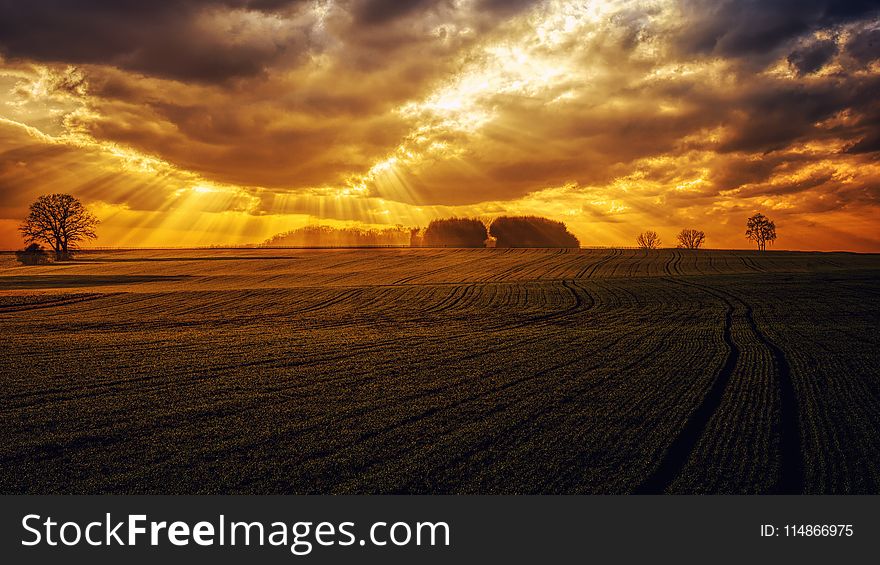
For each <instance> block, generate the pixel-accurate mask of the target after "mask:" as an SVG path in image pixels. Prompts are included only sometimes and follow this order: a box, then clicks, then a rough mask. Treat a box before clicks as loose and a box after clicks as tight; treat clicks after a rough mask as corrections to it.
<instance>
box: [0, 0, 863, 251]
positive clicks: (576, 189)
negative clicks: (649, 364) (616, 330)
mask: <svg viewBox="0 0 880 565" xmlns="http://www.w3.org/2000/svg"><path fill="white" fill-rule="evenodd" d="M0 56H2V59H0V218H2V221H0V246H4V247H10V246H17V245H18V244H19V241H18V239H17V236H16V235H15V233H14V226H15V221H16V219H17V218H19V217H21V216H22V214H23V212H24V210H25V208H26V206H27V203H28V202H29V201H30V200H31V199H32V198H33V197H35V196H36V195H38V194H41V193H45V192H47V191H54V190H65V191H68V192H72V193H76V194H78V195H79V196H81V197H82V198H84V199H85V200H87V201H88V202H89V203H91V205H92V206H93V207H94V208H95V209H96V211H97V212H98V213H99V214H103V215H104V217H105V220H106V221H105V223H104V227H103V228H102V229H103V230H104V231H103V232H102V234H101V235H102V243H104V244H108V245H113V244H122V243H123V242H124V244H137V243H142V242H145V241H146V242H150V243H151V244H161V243H162V242H168V241H175V242H180V241H186V242H190V243H224V242H227V243H243V242H246V241H259V240H261V239H265V238H267V237H269V236H271V235H273V234H274V233H275V232H276V231H287V230H288V229H292V228H295V227H297V226H299V225H303V224H304V223H306V222H315V221H322V222H329V223H334V222H336V223H353V222H356V223H364V224H376V225H383V224H384V225H387V224H398V223H399V224H404V225H416V224H419V225H424V224H426V223H427V222H428V221H430V219H432V218H436V217H440V216H444V215H451V214H460V215H461V214H465V215H477V216H485V217H492V216H498V215H503V214H539V215H547V216H550V217H553V218H554V219H558V220H563V221H565V222H566V223H567V224H568V225H569V226H570V227H571V228H572V231H573V232H574V233H575V234H576V235H578V237H579V238H580V239H581V241H582V242H583V243H584V244H587V245H589V244H601V245H608V244H629V243H631V241H630V240H631V239H632V236H633V234H635V233H638V232H639V231H641V230H643V229H646V228H654V229H657V230H658V231H661V235H666V239H667V240H670V239H671V238H672V236H673V233H669V234H664V233H662V231H663V230H669V231H670V232H672V231H673V230H674V231H677V228H678V229H680V227H683V226H685V225H687V226H689V227H704V228H705V229H706V231H707V232H709V235H710V238H709V243H710V245H716V246H743V245H745V244H746V242H745V241H744V240H743V239H742V234H741V231H742V229H741V225H740V224H742V222H743V220H744V218H745V217H746V216H748V215H749V214H751V213H753V212H754V211H758V210H760V211H763V212H765V213H767V214H769V215H771V216H773V217H775V218H776V219H777V224H779V225H780V228H781V230H780V231H781V234H780V235H781V236H782V239H780V242H779V243H780V245H781V246H783V247H799V248H823V249H828V248H847V249H861V250H867V249H871V250H880V235H877V234H876V228H873V229H867V230H866V229H865V228H866V226H871V225H872V222H875V221H876V218H877V216H878V196H880V189H878V187H880V159H878V156H880V153H878V152H880V133H878V132H880V103H878V102H877V101H876V98H877V97H876V93H877V92H880V15H878V3H877V2H866V1H865V2H840V1H836V2H832V1H820V0H800V1H797V2H796V1H794V0H775V1H774V0H770V1H758V0H721V1H718V0H711V1H710V0H650V1H649V0H645V1H631V0H607V1H587V0H584V1H565V0H515V1H508V0H505V1H503V2H502V1H496V0H413V1H386V0H335V1H334V0H299V1H297V0H250V1H249V0H213V1H207V2H205V1H199V2H197V1H195V0H192V1H189V0H177V1H171V0H162V1H157V2H146V3H145V2H135V1H128V0H117V1H109V0H108V1H98V0H86V1H82V2H65V1H62V0H34V1H31V2H17V1H16V2H13V1H7V0H0ZM709 226H712V229H711V230H710V229H709ZM816 226H823V230H822V233H823V234H824V235H823V236H822V238H820V239H816V238H815V237H812V236H810V235H809V234H811V233H813V232H815V230H816ZM832 227H833V229H831V228H832ZM782 228H785V229H784V230H783V229H782ZM111 240H112V241H111Z"/></svg>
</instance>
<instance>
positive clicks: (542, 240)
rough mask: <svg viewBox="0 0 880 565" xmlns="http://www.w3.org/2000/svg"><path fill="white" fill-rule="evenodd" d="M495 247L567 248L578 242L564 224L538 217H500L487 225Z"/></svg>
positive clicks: (575, 245) (577, 245)
mask: <svg viewBox="0 0 880 565" xmlns="http://www.w3.org/2000/svg"><path fill="white" fill-rule="evenodd" d="M489 235H490V236H492V237H493V238H494V239H495V247H568V248H578V247H580V245H581V243H580V241H578V238H576V237H575V236H574V235H573V234H572V233H571V232H569V231H568V228H566V227H565V224H564V223H562V222H557V221H554V220H550V219H547V218H541V217H538V216H502V217H500V218H496V219H495V220H494V221H493V222H492V223H491V224H490V225H489Z"/></svg>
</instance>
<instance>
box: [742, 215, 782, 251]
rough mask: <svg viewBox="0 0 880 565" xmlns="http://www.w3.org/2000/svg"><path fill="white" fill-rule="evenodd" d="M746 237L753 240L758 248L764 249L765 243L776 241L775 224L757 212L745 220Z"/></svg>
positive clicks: (765, 247)
mask: <svg viewBox="0 0 880 565" xmlns="http://www.w3.org/2000/svg"><path fill="white" fill-rule="evenodd" d="M746 237H747V238H749V239H750V240H752V241H754V242H755V244H757V246H758V249H759V250H761V251H766V249H767V243H768V242H769V243H771V244H772V243H773V242H774V241H776V224H775V223H773V220H771V219H770V218H768V217H767V216H765V215H764V214H761V213H760V212H759V213H757V214H755V215H754V216H752V217H751V218H749V219H748V221H747V222H746Z"/></svg>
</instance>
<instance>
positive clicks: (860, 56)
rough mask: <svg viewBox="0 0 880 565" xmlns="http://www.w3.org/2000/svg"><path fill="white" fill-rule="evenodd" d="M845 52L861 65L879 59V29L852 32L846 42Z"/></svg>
mask: <svg viewBox="0 0 880 565" xmlns="http://www.w3.org/2000/svg"><path fill="white" fill-rule="evenodd" d="M846 53H847V55H849V56H850V57H852V58H853V59H855V60H856V61H858V62H859V63H861V64H863V65H867V64H868V63H870V62H871V61H876V60H877V59H880V29H866V30H863V31H861V32H859V33H857V34H854V35H853V36H852V37H851V38H850V40H849V41H848V42H847V44H846Z"/></svg>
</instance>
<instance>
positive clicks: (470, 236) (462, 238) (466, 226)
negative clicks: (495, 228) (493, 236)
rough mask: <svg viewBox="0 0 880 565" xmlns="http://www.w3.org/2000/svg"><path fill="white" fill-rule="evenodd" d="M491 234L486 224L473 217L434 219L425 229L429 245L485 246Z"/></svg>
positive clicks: (425, 237)
mask: <svg viewBox="0 0 880 565" xmlns="http://www.w3.org/2000/svg"><path fill="white" fill-rule="evenodd" d="M488 237H489V234H488V232H487V231H486V224H484V223H483V222H481V221H480V220H476V219H473V218H447V219H445V220H432V221H431V223H430V224H428V227H427V229H425V235H424V239H423V241H424V244H425V245H426V246H428V247H485V245H486V239H488Z"/></svg>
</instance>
